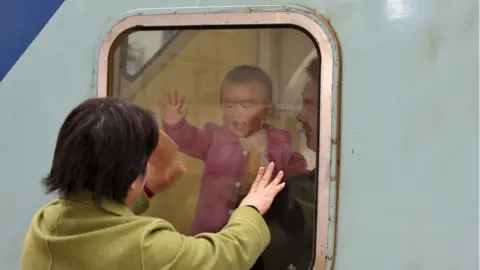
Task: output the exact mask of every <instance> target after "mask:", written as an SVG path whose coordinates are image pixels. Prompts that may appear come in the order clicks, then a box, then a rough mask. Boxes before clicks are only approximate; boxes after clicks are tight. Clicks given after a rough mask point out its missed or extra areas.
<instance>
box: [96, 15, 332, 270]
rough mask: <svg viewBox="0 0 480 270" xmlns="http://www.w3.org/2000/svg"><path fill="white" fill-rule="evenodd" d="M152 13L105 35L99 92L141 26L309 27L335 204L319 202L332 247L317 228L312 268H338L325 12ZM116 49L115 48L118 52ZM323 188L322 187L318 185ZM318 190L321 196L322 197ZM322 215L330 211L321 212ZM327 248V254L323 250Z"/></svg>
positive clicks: (324, 167) (321, 169)
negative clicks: (121, 47)
mask: <svg viewBox="0 0 480 270" xmlns="http://www.w3.org/2000/svg"><path fill="white" fill-rule="evenodd" d="M151 11H152V10H150V11H149V12H148V13H149V14H148V15H146V14H143V13H141V12H136V13H134V14H133V15H131V16H127V17H125V18H122V19H119V20H118V22H117V23H116V24H115V25H114V26H113V27H112V28H111V29H110V31H109V32H108V33H107V34H106V35H105V37H104V39H103V42H102V44H101V47H100V52H99V58H98V66H97V77H96V80H97V96H98V97H105V96H108V95H109V94H110V93H111V92H112V91H110V90H111V87H112V85H113V80H112V77H113V74H112V73H113V72H111V70H110V69H109V63H113V61H112V60H113V57H114V56H113V55H114V49H115V48H116V47H117V46H118V44H117V43H118V40H121V38H120V37H122V36H124V35H126V34H128V33H129V32H131V30H132V29H133V28H135V27H139V26H140V27H167V28H170V29H173V28H176V27H178V28H181V27H197V26H198V27H202V28H204V29H209V28H216V27H221V28H230V27H231V28H237V29H239V28H241V27H245V28H251V26H252V25H254V26H268V25H282V24H283V25H293V26H295V27H298V28H300V29H303V30H304V31H305V32H306V33H308V35H310V36H311V37H312V38H313V42H314V43H315V46H316V47H317V48H318V49H319V50H320V54H321V57H322V62H321V67H320V70H321V72H320V73H321V74H320V76H321V77H320V78H321V83H320V89H321V93H320V101H319V102H320V110H319V122H320V124H319V126H318V128H319V133H318V134H319V138H318V139H319V151H318V152H317V168H318V170H317V177H318V178H317V179H318V180H317V183H324V182H327V183H328V184H327V185H328V189H329V204H328V205H327V206H324V207H323V208H322V209H321V208H320V206H319V204H318V203H316V207H317V209H316V219H317V220H316V222H317V223H316V224H318V223H320V222H327V223H328V232H327V239H325V240H324V241H325V243H324V244H325V245H326V248H324V249H322V248H320V247H321V244H322V243H321V242H320V237H319V235H321V233H319V231H318V230H319V228H318V226H316V227H317V228H316V229H317V231H316V234H315V235H316V240H315V243H316V244H315V256H314V265H313V268H312V269H320V264H319V261H324V263H325V265H326V267H325V269H333V265H334V250H335V249H334V245H335V235H336V212H337V208H336V205H337V195H338V194H337V185H338V166H339V159H338V151H339V141H338V134H339V129H338V126H339V117H338V113H337V111H338V107H339V105H338V104H339V102H338V99H339V79H338V78H339V69H340V58H339V49H338V48H339V46H338V42H337V40H336V38H335V35H334V33H333V31H332V29H331V28H330V27H329V25H328V23H327V21H326V20H325V19H323V18H322V17H321V16H319V15H317V14H314V13H309V14H308V16H307V15H305V14H303V13H300V12H298V13H297V12H292V10H288V11H258V12H257V11H254V10H251V9H249V10H248V12H245V13H243V12H225V13H204V12H199V13H184V14H182V13H176V12H174V13H171V14H151ZM112 49H113V50H112ZM317 186H318V185H317ZM319 193H320V190H318V193H317V198H318V196H319V195H320V194H319ZM319 213H328V215H321V214H319ZM325 249H326V254H323V253H322V250H325Z"/></svg>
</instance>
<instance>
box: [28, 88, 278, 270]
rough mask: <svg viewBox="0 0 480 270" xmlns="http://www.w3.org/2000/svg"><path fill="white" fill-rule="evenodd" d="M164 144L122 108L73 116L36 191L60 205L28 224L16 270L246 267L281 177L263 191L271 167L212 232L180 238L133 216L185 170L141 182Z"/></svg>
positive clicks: (115, 104)
mask: <svg viewBox="0 0 480 270" xmlns="http://www.w3.org/2000/svg"><path fill="white" fill-rule="evenodd" d="M162 136H164V135H163V134H161V133H159V128H158V126H157V123H156V121H155V119H154V117H153V114H152V113H151V112H150V111H147V110H145V109H143V108H141V107H139V106H137V105H134V104H131V103H129V102H127V101H124V100H121V99H117V98H93V99H89V100H87V101H85V102H83V103H81V104H80V105H78V106H77V107H76V108H74V109H73V110H72V111H71V112H70V114H69V115H68V116H67V118H66V119H65V121H64V123H63V125H62V127H61V129H60V132H59V135H58V138H57V143H56V147H55V152H54V157H53V162H52V167H51V170H50V172H49V174H48V175H47V177H45V179H44V181H43V184H44V186H45V187H46V189H47V192H54V191H58V192H59V194H60V196H59V198H58V199H56V200H54V201H52V202H50V203H49V204H47V205H46V206H44V207H43V208H41V209H40V210H39V211H38V212H37V213H36V214H35V216H34V217H33V219H32V221H31V224H30V226H29V229H28V232H27V235H26V238H25V243H24V249H23V254H22V262H21V269H22V270H44V269H45V270H46V269H69V270H76V269H79V270H80V269H89V270H90V269H102V270H118V269H132V270H133V269H165V270H167V269H171V270H174V269H178V270H188V269H208V270H215V269H219V270H220V269H221V270H223V269H231V270H235V269H249V268H250V267H252V265H253V264H254V263H255V261H256V260H257V258H258V257H259V256H260V254H261V253H262V252H263V250H264V249H265V248H266V246H267V245H268V243H269V242H270V232H269V229H268V227H267V224H266V223H265V221H264V219H263V217H262V215H263V214H264V213H265V212H266V211H267V210H268V209H269V207H270V205H271V203H272V200H273V198H274V197H275V196H276V195H277V193H278V192H279V191H280V190H281V189H282V188H283V187H284V185H285V184H284V183H281V179H282V177H283V173H282V172H280V173H279V174H278V175H277V176H276V177H275V178H274V179H273V180H272V181H270V179H271V177H272V172H273V169H274V165H273V164H272V163H271V164H270V165H269V166H268V167H267V168H266V169H265V168H260V169H259V171H258V174H257V176H256V179H255V181H254V184H253V186H252V188H251V190H250V192H249V193H248V195H247V196H246V197H245V198H244V199H243V201H242V202H241V203H240V206H239V207H238V208H237V209H236V210H235V211H234V213H233V214H232V215H231V218H230V219H229V221H228V224H227V225H226V226H225V227H224V228H223V229H222V230H221V231H220V232H218V233H205V234H199V235H197V236H194V237H188V236H184V235H182V234H180V233H178V232H176V231H175V229H174V228H173V226H172V225H171V224H169V223H168V222H167V221H165V220H162V219H158V218H152V217H145V216H136V215H135V214H139V213H142V212H143V211H144V210H146V208H148V199H147V194H148V195H153V194H154V193H156V192H158V191H160V190H161V189H163V188H165V187H166V186H168V184H169V183H170V182H171V181H172V180H173V179H174V177H175V176H176V175H177V174H178V173H180V172H182V171H183V170H184V168H183V165H182V164H176V165H173V166H171V164H169V162H167V161H168V160H169V158H164V159H163V160H164V161H165V162H164V164H159V163H158V162H156V165H155V166H156V168H155V171H156V172H157V173H158V172H160V174H156V176H155V177H154V179H155V180H154V181H150V180H149V181H147V180H146V179H152V178H151V177H149V173H150V171H151V169H152V168H151V167H152V166H151V162H150V161H151V156H152V153H153V152H154V150H155V149H156V148H157V144H158V142H159V137H160V138H161V137H162ZM160 141H161V142H162V141H165V140H162V139H160ZM161 147H162V145H158V148H161ZM158 148H157V149H158ZM155 152H157V151H155ZM158 160H162V159H161V158H160V159H158ZM159 166H160V167H161V168H159ZM147 182H148V183H147ZM144 190H145V191H144ZM146 193H147V194H146Z"/></svg>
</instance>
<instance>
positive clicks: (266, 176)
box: [258, 162, 275, 188]
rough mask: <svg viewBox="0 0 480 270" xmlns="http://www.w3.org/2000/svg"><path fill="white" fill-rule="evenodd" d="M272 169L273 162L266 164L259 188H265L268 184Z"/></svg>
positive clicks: (273, 166)
mask: <svg viewBox="0 0 480 270" xmlns="http://www.w3.org/2000/svg"><path fill="white" fill-rule="evenodd" d="M274 168H275V165H274V164H273V162H270V164H268V167H267V169H266V170H265V173H264V174H263V176H262V178H261V179H260V181H259V183H258V185H259V186H260V187H262V188H265V187H266V186H267V185H268V184H269V182H270V178H271V177H272V173H273V169H274Z"/></svg>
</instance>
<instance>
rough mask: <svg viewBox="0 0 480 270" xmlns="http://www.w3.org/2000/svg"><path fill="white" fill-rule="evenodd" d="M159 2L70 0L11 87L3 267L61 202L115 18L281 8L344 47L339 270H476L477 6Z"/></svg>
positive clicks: (11, 264) (419, 0)
mask: <svg viewBox="0 0 480 270" xmlns="http://www.w3.org/2000/svg"><path fill="white" fill-rule="evenodd" d="M161 2H162V4H161V5H160V4H159V1H148V0H135V1H134V0H104V1H75V0H66V1H65V2H64V3H63V5H62V6H61V7H60V8H59V9H58V11H57V12H56V13H55V14H54V15H53V17H51V19H50V20H49V21H48V23H47V25H46V26H45V28H44V29H43V30H42V32H41V33H40V34H39V35H38V36H37V37H36V38H35V40H34V41H33V42H32V44H31V45H30V46H29V47H28V49H26V51H25V52H24V53H23V55H22V56H21V57H20V59H19V60H18V61H17V62H16V64H15V65H14V66H13V68H12V69H11V70H10V72H9V73H8V74H7V75H6V76H5V78H4V79H3V80H2V81H1V83H0V126H1V127H2V128H1V131H2V133H1V134H2V135H1V138H2V140H0V161H1V162H0V179H2V181H4V182H3V183H4V184H3V187H2V189H1V191H0V194H1V197H2V199H3V203H2V205H1V206H0V209H1V213H2V219H1V221H0V237H1V239H2V241H1V242H0V248H1V250H2V254H1V255H0V269H5V270H6V269H18V268H19V261H20V254H21V248H22V244H23V237H24V233H25V230H26V228H27V226H28V223H29V221H30V218H31V216H32V215H33V214H34V212H35V211H37V210H38V208H39V207H40V206H41V205H42V204H44V203H45V202H47V201H48V200H50V199H51V197H48V196H44V195H42V191H41V187H40V184H39V179H40V178H41V177H42V176H43V175H45V173H46V172H47V169H48V167H49V165H50V164H49V163H50V160H51V157H52V151H53V147H54V142H55V136H56V132H57V130H58V128H59V126H60V124H61V121H62V120H63V117H64V116H65V114H66V113H67V112H68V110H69V109H71V108H72V106H74V105H75V104H77V103H78V102H80V101H81V100H82V99H84V98H86V97H89V96H93V95H94V94H95V91H96V89H95V86H94V85H95V84H94V83H95V80H94V78H93V77H94V75H93V73H94V68H95V66H96V61H97V59H96V58H97V56H98V55H97V53H98V52H97V49H98V46H99V43H100V42H101V39H102V35H103V34H104V33H105V29H106V27H108V26H109V25H111V24H112V23H114V20H115V18H118V17H119V15H120V14H122V13H124V12H127V11H129V10H132V9H137V8H159V7H165V8H173V7H207V8H206V11H208V10H215V11H218V10H219V9H218V8H208V7H212V6H229V5H235V6H242V5H244V6H245V5H246V6H255V5H282V4H290V5H292V4H293V5H301V6H306V7H309V8H312V9H314V10H315V11H316V12H317V13H318V14H321V15H322V16H324V17H325V18H327V19H328V21H329V22H330V24H331V26H332V28H333V29H334V31H335V32H336V35H337V38H338V40H339V43H340V45H341V48H342V81H341V84H342V89H341V91H342V106H341V123H340V125H341V131H342V136H341V152H340V157H341V159H340V162H341V163H340V164H341V167H340V185H339V204H338V208H339V212H338V230H337V243H336V260H335V261H336V262H335V269H340V270H350V269H369V270H370V269H372V270H374V269H378V270H407V269H408V270H410V269H415V270H417V269H426V270H427V269H428V270H430V269H436V270H450V269H458V270H460V269H461V270H464V269H465V270H470V269H472V270H473V269H478V254H479V253H478V228H479V226H478V203H479V202H478V188H479V187H478V183H479V181H478V180H479V175H478V166H479V160H478V146H479V145H478V138H479V134H478V123H479V119H478V100H479V97H478V90H479V85H478V76H479V69H478V57H479V55H478V38H479V37H478V31H479V27H478V10H479V7H478V1H476V0H443V1H435V0H369V1H367V0H324V1H314V0H310V1H298V0H292V1H261V0H235V1H233V0H205V1H198V0H197V1H193V0H175V1H173V0H164V1H161ZM24 8H27V7H24ZM229 10H237V11H242V10H244V9H242V8H233V9H229ZM23 23H25V24H26V23H28V20H24V21H23Z"/></svg>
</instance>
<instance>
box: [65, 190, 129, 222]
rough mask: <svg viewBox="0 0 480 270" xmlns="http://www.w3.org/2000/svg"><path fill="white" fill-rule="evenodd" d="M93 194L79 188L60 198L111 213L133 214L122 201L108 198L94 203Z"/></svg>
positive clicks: (119, 214)
mask: <svg viewBox="0 0 480 270" xmlns="http://www.w3.org/2000/svg"><path fill="white" fill-rule="evenodd" d="M92 196H93V194H92V192H91V191H89V190H81V191H79V192H76V193H73V194H69V195H64V196H60V199H62V200H65V201H71V202H76V203H81V204H87V205H90V206H93V207H95V208H98V209H99V210H106V211H107V212H109V213H111V214H115V215H117V216H133V215H135V214H134V213H133V212H132V210H131V209H130V208H129V207H128V206H127V205H126V204H124V203H119V202H116V201H112V200H109V199H102V200H100V203H99V204H96V203H95V202H94V201H93V197H92Z"/></svg>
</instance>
